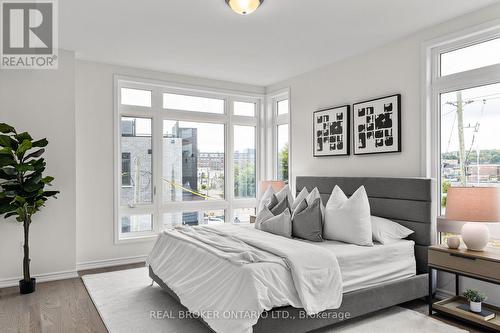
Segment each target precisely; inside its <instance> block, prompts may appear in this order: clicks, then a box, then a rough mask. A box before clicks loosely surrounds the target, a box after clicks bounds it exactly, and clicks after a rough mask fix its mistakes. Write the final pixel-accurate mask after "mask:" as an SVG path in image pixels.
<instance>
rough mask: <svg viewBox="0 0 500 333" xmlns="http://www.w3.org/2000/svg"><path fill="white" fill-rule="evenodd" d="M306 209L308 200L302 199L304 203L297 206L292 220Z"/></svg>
mask: <svg viewBox="0 0 500 333" xmlns="http://www.w3.org/2000/svg"><path fill="white" fill-rule="evenodd" d="M306 208H307V201H306V199H302V201H301V202H299V203H298V204H297V206H296V207H295V209H294V210H293V212H292V220H293V218H294V217H295V215H297V214H298V213H300V212H302V211H303V210H304V209H306Z"/></svg>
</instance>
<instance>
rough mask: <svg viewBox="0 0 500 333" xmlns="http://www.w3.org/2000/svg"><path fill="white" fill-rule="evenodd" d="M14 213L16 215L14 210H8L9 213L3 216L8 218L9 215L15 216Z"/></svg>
mask: <svg viewBox="0 0 500 333" xmlns="http://www.w3.org/2000/svg"><path fill="white" fill-rule="evenodd" d="M15 215H17V213H16V212H10V213H7V214H5V216H4V217H5V218H6V219H8V218H9V217H11V216H15Z"/></svg>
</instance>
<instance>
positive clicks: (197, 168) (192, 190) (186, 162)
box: [162, 120, 255, 202]
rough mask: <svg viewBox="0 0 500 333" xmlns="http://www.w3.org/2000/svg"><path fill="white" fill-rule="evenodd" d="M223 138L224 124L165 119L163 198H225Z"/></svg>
mask: <svg viewBox="0 0 500 333" xmlns="http://www.w3.org/2000/svg"><path fill="white" fill-rule="evenodd" d="M224 142H225V131H224V124H211V123H199V122H186V121H175V120H164V121H163V154H162V155H163V201H165V202H168V201H199V200H219V199H224V171H225V168H224V166H225V163H224V161H225V153H224V151H225V147H224ZM254 166H255V165H254Z"/></svg>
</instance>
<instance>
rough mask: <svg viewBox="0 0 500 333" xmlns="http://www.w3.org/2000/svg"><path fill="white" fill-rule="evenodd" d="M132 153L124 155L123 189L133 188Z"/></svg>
mask: <svg viewBox="0 0 500 333" xmlns="http://www.w3.org/2000/svg"><path fill="white" fill-rule="evenodd" d="M130 171H131V169H130V153H122V187H123V186H132V177H131V173H130Z"/></svg>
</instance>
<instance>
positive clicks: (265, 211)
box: [255, 206, 274, 229]
mask: <svg viewBox="0 0 500 333" xmlns="http://www.w3.org/2000/svg"><path fill="white" fill-rule="evenodd" d="M271 217H274V214H273V213H271V211H270V210H269V208H267V207H266V206H264V208H262V210H261V211H260V212H259V214H257V217H256V218H255V229H260V225H261V224H262V222H264V221H266V220H268V219H270V218H271Z"/></svg>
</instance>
